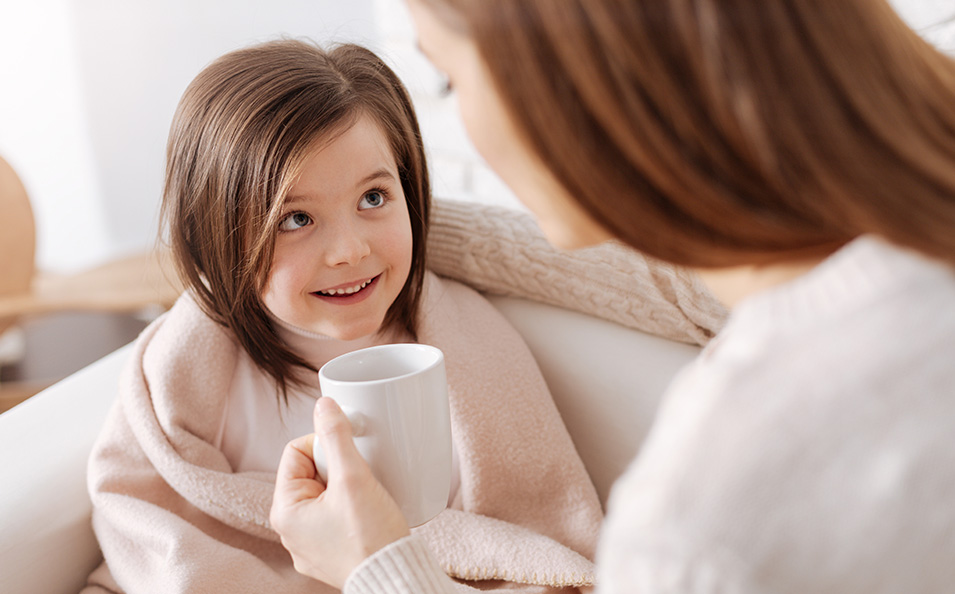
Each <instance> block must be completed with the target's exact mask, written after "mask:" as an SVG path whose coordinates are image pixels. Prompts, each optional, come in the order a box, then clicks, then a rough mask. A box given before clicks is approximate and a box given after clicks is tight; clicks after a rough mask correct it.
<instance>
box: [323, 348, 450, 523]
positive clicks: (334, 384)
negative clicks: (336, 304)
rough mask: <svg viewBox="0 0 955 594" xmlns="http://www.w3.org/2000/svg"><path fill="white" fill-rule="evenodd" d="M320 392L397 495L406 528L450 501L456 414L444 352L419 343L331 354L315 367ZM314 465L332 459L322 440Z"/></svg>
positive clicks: (423, 519)
mask: <svg viewBox="0 0 955 594" xmlns="http://www.w3.org/2000/svg"><path fill="white" fill-rule="evenodd" d="M318 380H319V384H320V386H321V390H322V396H323V397H330V398H332V399H334V400H335V402H337V403H338V405H339V406H341V408H342V411H344V413H345V415H346V416H348V419H349V421H351V424H352V432H353V434H354V440H355V446H356V447H357V448H358V451H359V453H361V455H362V457H363V458H364V459H365V460H366V461H367V462H368V464H369V466H371V470H372V472H373V473H374V475H375V478H377V479H378V480H379V481H380V482H381V484H382V485H383V486H384V487H385V489H387V490H388V493H390V494H391V496H392V497H393V498H394V499H395V501H396V502H397V503H398V506H399V507H400V508H401V511H402V512H403V513H404V516H405V519H406V520H407V522H408V525H409V526H412V527H414V526H418V525H421V524H423V523H425V522H427V521H428V520H430V519H431V518H433V517H434V516H436V515H438V513H440V512H441V511H442V510H443V509H444V508H445V507H446V506H447V504H448V495H449V493H450V490H451V415H450V409H449V405H448V382H447V378H446V376H445V371H444V354H443V353H442V352H441V351H440V350H439V349H437V348H435V347H432V346H428V345H422V344H387V345H381V346H375V347H369V348H366V349H361V350H358V351H353V352H351V353H346V354H344V355H342V356H340V357H336V358H335V359H332V360H331V361H329V362H328V363H326V364H325V365H323V366H322V368H321V369H320V370H319V371H318ZM314 456H315V467H316V468H317V469H318V474H319V476H320V477H321V478H322V480H325V478H326V476H327V468H328V467H327V464H326V461H325V456H324V454H323V453H322V451H321V447H320V446H319V443H318V440H317V439H316V440H315V448H314Z"/></svg>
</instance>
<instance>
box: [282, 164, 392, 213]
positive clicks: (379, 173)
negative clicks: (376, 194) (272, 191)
mask: <svg viewBox="0 0 955 594" xmlns="http://www.w3.org/2000/svg"><path fill="white" fill-rule="evenodd" d="M378 180H391V181H396V178H395V176H394V174H392V173H391V172H390V171H388V170H387V169H385V168H384V167H382V168H381V169H376V170H375V171H373V172H371V173H369V174H368V175H366V176H365V177H363V178H361V179H360V180H359V181H358V182H357V183H356V184H355V188H361V187H362V186H365V185H367V184H369V183H371V182H373V181H378ZM299 202H308V196H299V195H292V194H289V195H288V197H286V199H285V206H286V207H289V206H295V204H297V203H299Z"/></svg>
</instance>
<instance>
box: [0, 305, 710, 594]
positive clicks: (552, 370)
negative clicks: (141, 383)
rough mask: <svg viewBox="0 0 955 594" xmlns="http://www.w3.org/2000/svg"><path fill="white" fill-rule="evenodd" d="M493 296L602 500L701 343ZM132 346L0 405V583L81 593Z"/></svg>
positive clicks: (6, 592)
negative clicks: (105, 454)
mask: <svg viewBox="0 0 955 594" xmlns="http://www.w3.org/2000/svg"><path fill="white" fill-rule="evenodd" d="M492 301H493V302H494V303H495V305H496V306H497V307H498V308H499V309H500V310H501V311H502V312H503V313H504V315H505V316H507V317H508V318H509V319H510V320H511V322H512V323H513V324H514V325H515V326H516V327H517V329H518V330H519V331H520V332H521V333H522V334H523V336H524V338H525V340H526V341H527V343H528V345H529V346H530V348H531V350H532V351H533V352H534V355H535V356H536V357H537V359H538V362H539V364H540V366H541V369H542V371H543V373H544V376H545V377H546V379H547V383H548V385H549V386H550V388H551V390H552V392H553V395H554V399H555V400H556V402H557V406H558V408H559V409H560V412H561V414H562V416H563V418H564V421H565V422H566V424H567V427H568V429H569V430H570V433H571V435H572V436H573V439H574V442H575V444H576V445H577V449H578V450H579V452H580V455H581V458H582V459H583V461H584V464H585V465H586V466H587V469H588V471H589V472H590V475H591V478H592V479H593V481H594V484H595V485H596V487H597V491H598V493H599V495H600V497H601V500H602V501H604V502H606V498H607V495H608V492H609V490H610V486H611V485H612V483H613V481H614V479H615V478H616V477H617V476H618V475H619V474H620V473H621V472H623V470H624V469H625V467H626V465H627V464H628V462H629V461H630V460H631V459H632V458H633V455H634V453H635V452H636V451H637V449H638V447H639V444H640V442H641V440H642V439H643V438H644V436H645V435H646V432H647V430H648V428H649V426H650V423H651V420H652V417H653V414H654V411H655V408H656V405H657V402H658V400H659V397H660V396H661V394H662V392H663V390H664V388H665V387H666V385H667V384H668V382H669V381H670V379H671V378H672V376H673V375H674V373H675V372H676V371H677V370H678V369H679V368H680V367H682V366H683V365H684V364H685V363H687V362H688V361H689V360H690V359H692V358H693V357H694V356H695V355H696V353H697V352H698V348H696V347H693V346H689V345H686V344H680V343H676V342H672V341H669V340H664V339H661V338H657V337H653V336H649V335H646V334H643V333H640V332H637V331H635V330H630V329H626V328H624V327H622V326H619V325H616V324H614V323H611V322H607V321H604V320H600V319H597V318H593V317H591V316H587V315H584V314H580V313H576V312H571V311H567V310H563V309H559V308H556V307H552V306H548V305H542V304H539V303H534V302H530V301H523V300H519V299H513V298H504V297H494V298H492ZM129 350H130V349H129V347H128V346H127V347H124V348H121V349H119V350H118V351H116V352H114V353H112V354H110V355H108V356H107V357H104V358H103V359H101V360H100V361H97V362H96V363H94V364H92V365H90V366H89V367H87V368H85V369H83V370H82V371H80V372H78V373H76V374H74V375H73V376H71V377H69V378H67V379H65V380H63V381H61V382H59V383H57V384H56V385H54V386H52V387H51V388H49V389H48V390H46V391H44V392H42V393H41V394H38V395H37V396H35V397H33V398H31V399H30V400H28V401H27V402H25V403H23V404H21V405H19V406H17V407H15V408H14V409H12V410H10V411H8V412H6V413H4V414H3V415H0V460H2V464H0V468H2V475H0V476H2V479H0V593H2V594H67V593H74V592H77V591H78V590H79V589H80V588H81V587H82V586H83V584H84V582H85V579H86V576H87V574H88V573H89V572H90V571H91V570H92V569H93V568H94V567H95V566H96V565H97V564H98V563H99V560H100V553H99V549H98V547H97V544H96V540H95V538H94V536H93V533H92V530H91V528H90V521H89V520H90V501H89V497H88V495H87V493H86V459H87V456H88V454H89V451H90V448H91V446H92V444H93V441H94V439H95V438H96V435H97V433H98V432H99V428H100V426H101V425H102V422H103V419H104V418H105V416H106V414H107V411H108V410H109V408H110V405H111V403H112V401H113V400H114V399H115V396H116V383H117V377H118V374H119V371H120V369H121V367H122V366H123V364H124V362H125V360H126V357H127V356H128V353H129Z"/></svg>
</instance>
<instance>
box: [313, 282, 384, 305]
mask: <svg viewBox="0 0 955 594" xmlns="http://www.w3.org/2000/svg"><path fill="white" fill-rule="evenodd" d="M378 278H379V276H373V277H372V278H369V279H366V280H363V281H360V282H357V283H345V284H343V285H339V286H337V287H332V288H331V289H326V290H324V291H315V292H314V293H312V295H314V296H316V297H318V298H319V299H323V300H325V301H327V302H328V303H335V304H337V305H351V304H353V303H358V302H359V301H364V300H365V299H366V298H367V297H368V296H369V295H370V294H371V292H372V291H374V290H375V281H376V280H378Z"/></svg>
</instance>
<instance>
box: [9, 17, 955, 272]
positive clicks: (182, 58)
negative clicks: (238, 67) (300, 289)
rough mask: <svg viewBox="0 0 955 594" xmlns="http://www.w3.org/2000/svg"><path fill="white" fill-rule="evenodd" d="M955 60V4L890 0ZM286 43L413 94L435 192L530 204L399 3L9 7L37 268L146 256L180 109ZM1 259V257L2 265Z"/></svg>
mask: <svg viewBox="0 0 955 594" xmlns="http://www.w3.org/2000/svg"><path fill="white" fill-rule="evenodd" d="M892 1H893V4H894V5H895V6H896V8H897V9H898V10H899V11H900V14H902V16H903V17H904V18H906V19H907V20H908V21H909V22H910V23H911V24H912V26H913V27H914V28H916V30H918V31H920V32H921V33H922V34H924V35H925V36H926V38H928V39H930V40H931V41H933V42H934V43H936V44H938V45H939V46H940V47H942V48H943V49H946V50H948V51H952V52H953V53H955V20H950V21H949V22H948V24H946V25H944V26H933V24H934V23H938V22H939V21H942V20H943V19H944V18H945V17H949V16H951V17H955V2H953V0H892ZM279 35H291V36H306V37H310V38H312V39H316V40H319V41H325V40H336V41H355V42H358V43H362V44H364V45H367V46H369V47H371V48H372V49H374V50H376V51H378V52H379V53H381V54H382V55H383V56H384V57H385V59H386V60H387V61H388V62H389V63H391V64H392V66H393V67H394V68H395V69H396V70H397V71H398V72H399V74H400V75H401V76H402V78H403V79H404V80H405V82H406V83H407V84H408V86H409V88H410V89H411V92H412V95H413V97H414V99H415V102H416V105H417V107H418V112H419V117H420V120H421V125H422V129H423V132H424V136H425V140H426V143H427V145H428V150H429V158H430V161H431V167H432V177H433V181H434V188H435V194H437V195H439V196H443V197H456V198H462V199H473V200H481V201H485V202H493V203H497V204H505V205H510V206H515V207H519V205H518V203H517V201H516V199H515V198H514V197H513V195H512V194H511V193H510V192H509V191H508V190H507V188H506V187H504V186H503V184H501V182H500V181H499V180H498V179H497V177H496V176H495V175H494V174H493V173H492V172H490V171H489V170H488V168H487V167H486V166H485V165H484V163H483V161H482V160H481V159H480V157H479V156H478V155H477V154H476V153H475V151H474V150H473V148H472V147H471V145H470V143H469V142H468V140H467V138H466V135H465V133H464V131H463V128H462V126H461V124H460V122H459V120H458V118H457V113H456V105H455V99H454V97H453V95H452V96H451V97H447V98H444V97H440V95H439V93H438V91H439V89H440V78H439V77H438V76H437V74H436V73H435V72H434V70H433V69H432V68H431V67H430V65H428V64H427V62H426V61H425V60H424V59H423V58H422V57H421V56H420V55H419V54H418V53H417V51H416V50H415V49H414V31H413V29H412V27H411V23H410V21H409V19H408V16H407V12H406V10H405V7H404V5H403V3H402V1H401V0H161V1H156V0H27V1H23V0H0V154H2V155H3V156H4V157H5V158H6V159H7V160H8V161H10V163H11V164H12V165H13V166H14V167H15V168H16V169H17V170H18V171H19V172H20V175H21V177H23V179H24V182H25V184H26V185H27V189H28V190H29V191H30V193H31V198H32V201H33V205H34V210H35V214H36V219H37V227H38V234H39V246H38V248H39V250H38V255H37V259H38V264H39V265H40V267H42V268H45V269H50V270H70V269H76V268H81V267H84V266H89V265H93V264H97V263H100V262H102V261H105V260H107V259H109V258H110V257H115V256H118V255H122V254H125V253H128V252H131V251H135V250H139V249H143V248H146V247H149V246H151V245H152V244H153V242H154V241H155V237H156V234H157V229H156V222H157V221H156V216H157V211H158V206H159V193H160V190H161V177H162V169H163V151H164V147H165V141H166V135H167V132H168V127H169V123H170V121H171V119H172V114H173V111H174V109H175V105H176V102H177V101H178V99H179V96H180V94H181V93H182V91H183V90H184V89H185V86H186V85H187V84H188V82H189V81H190V80H191V79H192V77H193V76H195V74H197V73H198V71H199V70H200V69H201V68H202V67H203V66H204V65H205V64H207V63H208V62H209V61H211V60H212V59H214V58H215V57H217V56H218V55H220V54H222V53H224V52H226V51H229V50H231V49H234V48H237V47H240V46H243V45H247V44H248V43H251V42H253V41H259V40H264V39H270V38H274V37H276V36H279ZM2 257H3V254H0V258H2Z"/></svg>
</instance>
